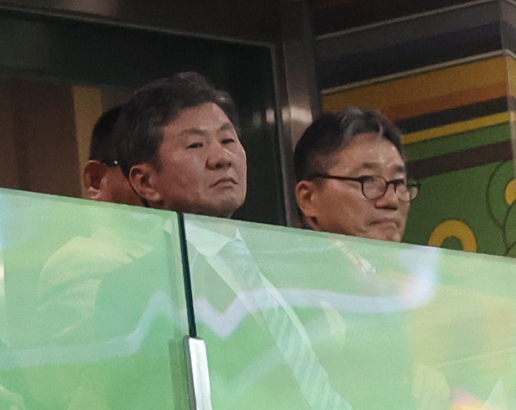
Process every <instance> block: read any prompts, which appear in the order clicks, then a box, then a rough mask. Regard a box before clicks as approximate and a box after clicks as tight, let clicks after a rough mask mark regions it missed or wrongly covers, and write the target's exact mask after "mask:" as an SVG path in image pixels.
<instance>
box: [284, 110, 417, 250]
mask: <svg viewBox="0 0 516 410" xmlns="http://www.w3.org/2000/svg"><path fill="white" fill-rule="evenodd" d="M294 166H295V173H296V179H297V185H296V200H297V204H298V206H299V209H300V212H301V214H302V215H301V219H302V223H303V225H304V226H306V227H308V228H311V229H314V230H318V231H327V232H334V233H341V234H347V235H355V236H361V237H365V238H373V239H383V240H388V241H395V242H400V241H401V239H402V237H403V234H404V232H405V225H406V222H407V216H408V211H409V207H410V201H412V200H413V199H414V198H415V197H416V196H417V193H418V190H419V184H418V183H416V182H412V181H408V179H407V170H406V166H405V158H404V155H403V149H402V146H401V132H400V131H399V129H398V128H397V127H396V126H395V125H394V124H392V123H391V122H390V121H388V120H387V119H386V118H385V117H383V116H382V115H381V114H379V113H378V112H376V111H372V110H362V109H359V108H354V107H352V108H347V109H345V110H344V111H341V112H339V113H337V114H334V113H326V114H323V115H322V116H321V117H319V118H318V119H317V120H316V121H315V122H314V123H313V124H312V125H311V126H309V127H308V128H307V130H306V131H305V132H304V134H303V136H302V137H301V139H300V140H299V142H298V143H297V145H296V149H295V153H294Z"/></svg>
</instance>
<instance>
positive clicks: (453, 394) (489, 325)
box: [186, 216, 516, 410]
mask: <svg viewBox="0 0 516 410" xmlns="http://www.w3.org/2000/svg"><path fill="white" fill-rule="evenodd" d="M186 227H187V240H188V245H189V258H190V267H191V270H192V281H193V285H192V286H193V297H194V306H195V313H196V319H197V326H198V332H199V336H200V337H202V338H203V339H205V340H206V342H207V345H208V355H209V360H210V366H211V367H210V368H211V377H212V395H213V402H214V408H215V410H222V409H225V410H228V409H242V408H245V409H264V408H266V409H311V408H313V409H327V408H328V409H330V408H339V407H331V406H329V405H328V400H330V398H331V397H332V395H334V394H337V395H339V396H340V397H341V398H342V399H343V401H344V402H345V403H346V404H347V405H349V408H353V409H355V410H362V409H363V410H365V409H392V410H401V409H432V410H438V409H515V408H516V400H515V396H514V387H515V384H514V382H515V378H514V377H515V376H516V373H515V367H514V364H513V362H514V353H515V347H516V333H515V330H516V261H514V260H513V259H511V258H503V257H494V256H486V255H479V254H472V253H467V252H458V251H452V250H446V249H438V248H430V247H420V246H413V245H407V244H397V243H390V242H383V241H376V240H366V239H359V238H352V237H345V236H338V235H330V234H325V233H320V232H313V231H306V230H305V231H303V230H299V229H290V228H274V227H270V226H265V225H257V224H248V223H247V224H246V223H237V222H230V221H227V222H226V221H222V220H214V219H209V218H204V217H199V216H191V217H189V218H188V220H187V226H186ZM235 242H239V243H240V245H242V244H244V245H245V246H239V249H237V250H234V251H233V253H231V252H232V251H231V250H230V248H231V247H232V245H231V244H232V243H233V244H234V243H235ZM244 249H245V250H244ZM220 259H224V262H222V261H221V260H220ZM252 278H254V279H252ZM271 312H273V313H271ZM275 322H276V323H275ZM288 322H290V324H288ZM278 323H280V329H279V331H278V329H277V325H278ZM278 332H279V336H278V335H277V333H278ZM294 333H296V334H297V336H292V334H294ZM296 339H299V340H302V339H304V340H307V341H306V343H305V348H303V349H300V348H299V346H296V349H294V352H291V351H290V350H289V346H288V344H289V343H290V344H295V343H297V342H296ZM282 344H286V345H287V346H286V347H285V346H282ZM310 349H311V350H312V352H313V353H314V354H315V355H311V354H305V353H301V351H302V350H305V351H306V350H310ZM296 354H297V357H295V356H296ZM304 354H305V357H303V355H304ZM313 358H315V359H316V361H317V363H315V362H313V363H312V362H310V361H311V360H314V359H313ZM303 367H307V368H308V371H307V372H306V373H307V374H308V375H309V376H310V377H308V379H309V380H308V381H306V380H305V379H304V377H306V375H303V374H302V373H303V372H302V371H300V370H299V369H302V368H303ZM319 367H320V368H322V369H324V372H325V374H322V373H321V372H320V371H318V370H316V368H319ZM329 391H333V393H328V392H329ZM341 403H342V402H341ZM341 406H342V404H341ZM482 406H484V407H482ZM340 408H343V407H340Z"/></svg>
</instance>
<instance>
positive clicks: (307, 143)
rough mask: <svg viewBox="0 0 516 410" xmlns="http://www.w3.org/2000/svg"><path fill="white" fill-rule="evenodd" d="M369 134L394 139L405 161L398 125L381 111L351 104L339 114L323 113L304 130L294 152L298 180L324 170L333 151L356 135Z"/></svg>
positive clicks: (329, 162)
mask: <svg viewBox="0 0 516 410" xmlns="http://www.w3.org/2000/svg"><path fill="white" fill-rule="evenodd" d="M369 133H378V134H380V135H381V136H382V137H384V138H385V139H387V140H389V141H390V142H392V143H393V144H394V146H395V147H396V149H397V150H398V152H399V153H400V155H401V157H402V158H403V159H404V160H405V156H404V154H403V148H402V145H401V138H402V134H401V131H400V130H399V129H398V127H396V126H395V125H394V124H393V123H392V122H390V121H389V120H388V119H387V118H385V117H384V116H383V115H382V114H380V113H379V112H378V111H375V110H369V109H361V108H357V107H349V108H346V109H345V110H343V111H340V112H339V113H325V114H322V115H321V116H320V117H319V118H317V119H316V120H315V121H314V122H313V124H312V125H310V126H309V127H308V128H307V129H306V130H305V132H304V133H303V135H302V136H301V138H300V140H299V141H298V143H297V144H296V149H295V151H294V171H295V175H296V180H297V181H298V182H299V181H302V180H306V179H310V177H311V176H312V175H315V174H318V173H321V172H322V173H324V172H325V171H326V170H327V168H328V167H329V166H331V165H330V164H331V159H332V157H333V155H334V154H337V153H339V152H340V151H341V150H342V149H344V148H345V147H346V146H347V145H348V144H349V143H350V142H351V141H352V140H353V138H355V137H356V136H358V135H360V134H369Z"/></svg>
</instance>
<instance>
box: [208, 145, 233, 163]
mask: <svg viewBox="0 0 516 410" xmlns="http://www.w3.org/2000/svg"><path fill="white" fill-rule="evenodd" d="M207 165H208V167H209V168H224V167H228V166H230V165H231V153H230V152H229V150H228V149H227V148H226V147H225V146H224V145H223V144H221V143H220V142H218V141H217V142H213V143H212V144H211V145H210V150H209V153H208V159H207Z"/></svg>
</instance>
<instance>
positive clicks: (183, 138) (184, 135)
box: [115, 72, 247, 217]
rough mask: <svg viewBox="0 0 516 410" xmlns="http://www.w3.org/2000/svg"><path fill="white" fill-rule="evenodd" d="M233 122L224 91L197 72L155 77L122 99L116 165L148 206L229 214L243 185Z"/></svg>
mask: <svg viewBox="0 0 516 410" xmlns="http://www.w3.org/2000/svg"><path fill="white" fill-rule="evenodd" d="M238 125H239V124H238V117H237V112H236V108H235V106H234V104H233V101H232V99H231V97H230V96H229V94H227V93H226V92H223V91H219V90H217V89H215V88H214V87H213V86H212V85H211V84H210V83H209V82H208V80H207V79H206V78H204V77H203V76H201V75H200V74H197V73H193V72H188V73H179V74H176V75H175V76H173V77H171V78H165V79H161V80H158V81H155V82H153V83H150V84H148V85H146V86H144V87H143V88H141V89H140V90H138V91H137V92H136V93H135V94H134V96H133V98H132V99H131V100H130V101H129V102H128V103H127V104H125V105H124V108H123V110H122V113H121V115H120V119H119V121H118V123H117V126H116V130H115V133H116V135H117V153H118V160H119V163H120V167H121V169H122V172H123V173H124V175H125V176H126V177H127V178H128V179H129V181H130V182H131V185H132V186H133V188H134V190H135V191H136V192H137V193H138V195H139V196H140V197H141V198H142V199H143V201H144V202H145V203H146V204H148V205H149V206H150V207H153V208H161V209H168V210H172V211H177V212H188V213H198V214H204V215H211V216H219V217H230V216H231V215H232V214H233V212H235V211H236V210H237V209H238V208H239V207H240V206H242V204H243V203H244V200H245V197H246V192H247V161H246V154H245V151H244V148H243V147H242V144H241V143H240V140H239V137H238Z"/></svg>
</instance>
